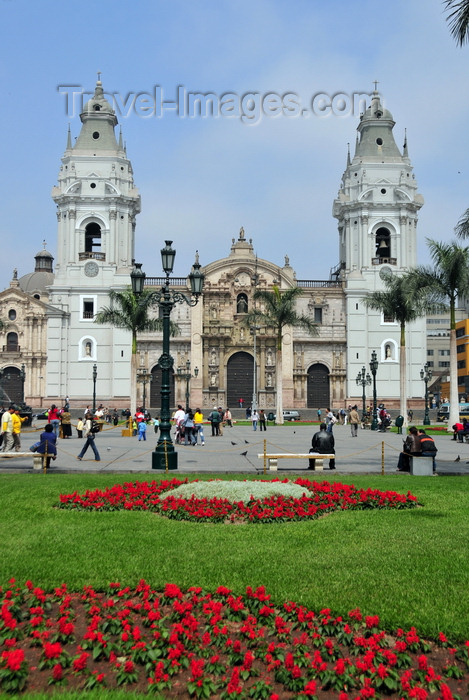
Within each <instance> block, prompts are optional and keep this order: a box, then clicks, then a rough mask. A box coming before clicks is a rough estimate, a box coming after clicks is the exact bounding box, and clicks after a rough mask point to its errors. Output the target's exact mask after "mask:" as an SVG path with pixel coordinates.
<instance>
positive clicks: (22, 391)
mask: <svg viewBox="0 0 469 700" xmlns="http://www.w3.org/2000/svg"><path fill="white" fill-rule="evenodd" d="M20 379H21V405H22V406H24V380H25V379H26V367H25V365H21V370H20Z"/></svg>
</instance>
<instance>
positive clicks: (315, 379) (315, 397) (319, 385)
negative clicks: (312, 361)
mask: <svg viewBox="0 0 469 700" xmlns="http://www.w3.org/2000/svg"><path fill="white" fill-rule="evenodd" d="M307 397H308V398H307V401H308V408H329V406H330V401H331V397H330V388H329V370H328V369H327V367H326V366H325V365H322V364H320V363H317V364H316V365H311V367H310V368H309V369H308V394H307Z"/></svg>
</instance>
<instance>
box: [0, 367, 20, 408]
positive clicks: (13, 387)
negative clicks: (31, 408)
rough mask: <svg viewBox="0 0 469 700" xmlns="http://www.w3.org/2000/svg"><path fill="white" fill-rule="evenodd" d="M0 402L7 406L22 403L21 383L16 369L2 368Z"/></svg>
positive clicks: (18, 371) (0, 374)
mask: <svg viewBox="0 0 469 700" xmlns="http://www.w3.org/2000/svg"><path fill="white" fill-rule="evenodd" d="M0 383H1V390H0V402H1V403H3V404H4V405H5V406H7V405H8V404H9V403H10V402H11V403H18V404H20V403H22V402H23V382H22V380H21V376H20V370H19V369H18V367H4V368H3V369H2V370H1V373H0Z"/></svg>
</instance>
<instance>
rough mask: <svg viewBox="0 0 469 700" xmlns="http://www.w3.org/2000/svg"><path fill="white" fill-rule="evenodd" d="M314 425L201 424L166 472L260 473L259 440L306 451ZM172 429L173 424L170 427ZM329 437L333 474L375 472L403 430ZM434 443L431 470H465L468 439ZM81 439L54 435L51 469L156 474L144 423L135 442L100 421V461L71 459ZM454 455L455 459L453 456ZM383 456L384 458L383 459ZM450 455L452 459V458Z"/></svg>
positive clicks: (25, 464) (390, 467)
mask: <svg viewBox="0 0 469 700" xmlns="http://www.w3.org/2000/svg"><path fill="white" fill-rule="evenodd" d="M43 429H44V422H40V421H39V422H37V423H34V424H33V427H32V428H29V429H26V430H25V431H23V433H22V435H21V442H22V450H24V451H25V452H26V451H28V450H29V446H30V445H31V444H32V443H33V442H36V441H37V439H38V435H39V433H40V432H41V431H42V430H43ZM317 430H318V426H317V424H315V425H306V426H305V425H297V424H296V423H288V424H286V425H284V426H272V425H269V426H268V427H267V431H266V432H260V431H259V429H258V430H257V431H254V430H253V429H252V427H251V426H241V425H234V426H233V427H232V428H229V427H225V429H224V434H223V436H220V437H211V427H210V425H208V424H207V425H205V426H204V432H205V446H203V447H202V446H201V445H197V446H196V447H190V446H188V447H185V446H182V445H177V446H176V450H177V453H178V469H177V471H176V470H172V471H171V474H173V475H176V474H178V473H179V474H188V473H193V472H207V473H210V472H212V473H217V472H218V473H223V472H225V473H234V474H257V473H262V470H263V460H262V459H258V457H257V455H258V454H261V453H263V451H264V440H266V441H267V443H266V451H267V453H269V452H273V453H282V452H296V453H304V452H308V451H309V448H310V445H311V438H312V436H313V434H314V433H315V432H316V431H317ZM171 432H172V435H173V434H174V429H173V430H172V431H171ZM334 437H335V441H336V474H368V473H374V474H378V473H381V470H382V464H383V463H384V472H385V473H386V474H392V473H395V472H396V466H397V460H398V455H399V451H400V449H401V447H402V441H403V438H404V437H405V436H404V435H398V434H396V433H385V434H384V433H380V432H378V431H370V430H362V429H359V431H358V437H356V438H352V437H351V434H350V427H349V426H348V425H347V426H342V425H335V426H334ZM434 439H435V442H436V445H437V448H438V455H437V473H438V474H439V475H440V476H443V475H465V474H469V464H468V463H467V462H469V444H459V443H458V442H454V441H453V440H452V438H451V436H449V435H447V434H443V435H442V436H434ZM82 444H83V440H82V439H78V438H77V437H76V431H75V430H74V431H73V437H72V438H69V439H65V440H64V439H59V440H58V456H57V460H56V461H55V462H52V466H51V469H50V472H51V473H55V474H60V473H74V472H76V473H82V472H90V473H91V472H93V473H125V472H130V473H135V474H137V473H139V474H140V473H148V475H150V474H151V475H154V476H157V475H159V474H161V473H162V471H161V470H153V469H152V466H151V465H152V451H153V450H154V448H155V445H156V434H155V433H154V432H153V429H152V428H151V427H150V426H149V429H148V431H147V440H146V441H145V442H144V441H141V442H139V441H138V439H137V438H136V437H122V427H121V426H118V427H114V426H106V427H105V428H104V431H103V432H101V433H99V434H98V435H97V436H96V446H97V448H98V450H99V453H100V456H101V461H100V462H95V461H94V455H93V452H92V451H91V449H90V448H89V449H88V451H87V453H86V454H85V456H84V457H83V460H82V461H81V462H80V461H78V460H77V455H78V454H79V452H80V450H81V447H82ZM458 457H459V458H460V459H459V461H457V458H458ZM383 460H384V461H383ZM455 460H456V461H455ZM278 465H279V466H278V474H279V475H289V474H301V473H303V474H305V476H306V475H309V476H310V475H311V474H312V472H309V471H306V468H307V466H308V465H307V460H299V459H295V460H289V459H282V460H279V462H278ZM324 467H325V469H324V474H325V475H327V474H328V473H329V470H328V468H327V467H328V461H327V460H325V461H324ZM0 472H1V473H19V472H21V473H24V472H34V473H36V474H42V471H41V472H39V471H34V470H33V468H32V458H31V457H29V456H28V457H12V458H11V459H10V458H5V459H1V460H0ZM400 478H413V477H411V476H410V475H408V474H402V475H400Z"/></svg>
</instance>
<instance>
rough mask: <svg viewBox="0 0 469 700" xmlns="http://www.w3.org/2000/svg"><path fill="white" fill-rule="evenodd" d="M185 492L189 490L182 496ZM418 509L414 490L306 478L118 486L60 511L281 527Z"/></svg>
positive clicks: (65, 502) (65, 500)
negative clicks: (142, 513) (344, 514)
mask: <svg viewBox="0 0 469 700" xmlns="http://www.w3.org/2000/svg"><path fill="white" fill-rule="evenodd" d="M229 484H231V485H233V484H235V485H236V490H235V491H234V490H233V491H232V492H231V493H230V487H229ZM183 485H184V486H183ZM240 485H242V487H243V488H242V489H241V490H240ZM179 487H183V489H184V491H182V492H179ZM231 488H233V486H232V487H231ZM296 489H297V490H296ZM417 505H419V503H418V501H417V498H416V497H415V496H414V495H413V494H411V493H410V492H409V491H408V492H407V494H399V493H396V492H395V491H379V490H377V489H358V488H356V487H355V486H353V485H352V484H350V485H347V484H340V483H336V482H333V483H329V482H327V481H320V482H316V481H309V480H308V479H302V478H299V479H296V480H295V481H294V482H290V481H288V479H284V480H280V479H273V480H269V481H267V480H253V481H248V480H245V481H234V482H233V481H221V480H218V481H217V480H215V481H210V482H199V481H198V480H194V481H189V480H188V479H185V480H184V481H181V480H179V479H171V480H161V481H152V482H139V481H136V482H131V483H125V484H116V485H115V486H112V487H110V488H108V489H106V490H104V491H101V490H98V489H97V490H95V491H86V492H85V493H84V494H78V493H77V492H74V493H71V494H61V495H60V503H59V504H58V506H59V507H60V508H68V509H77V510H149V511H153V512H156V513H159V514H161V515H164V516H166V517H168V518H174V519H176V520H193V521H196V522H201V521H202V522H204V521H210V522H214V523H220V522H227V523H234V522H246V523H270V522H277V523H279V522H288V521H295V520H305V519H310V520H311V519H315V518H318V517H320V516H322V515H325V514H327V513H331V512H332V511H335V510H365V509H371V508H392V509H400V508H414V507H416V506H417Z"/></svg>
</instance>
